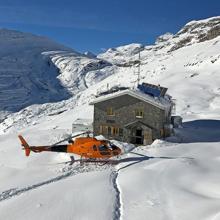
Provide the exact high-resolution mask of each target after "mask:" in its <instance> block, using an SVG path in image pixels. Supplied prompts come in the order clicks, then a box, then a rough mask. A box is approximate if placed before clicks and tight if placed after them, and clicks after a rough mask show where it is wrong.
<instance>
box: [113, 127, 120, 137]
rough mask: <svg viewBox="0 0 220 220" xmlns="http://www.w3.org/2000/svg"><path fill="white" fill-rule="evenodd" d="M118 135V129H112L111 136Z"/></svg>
mask: <svg viewBox="0 0 220 220" xmlns="http://www.w3.org/2000/svg"><path fill="white" fill-rule="evenodd" d="M118 133H119V128H116V127H112V134H113V135H118Z"/></svg>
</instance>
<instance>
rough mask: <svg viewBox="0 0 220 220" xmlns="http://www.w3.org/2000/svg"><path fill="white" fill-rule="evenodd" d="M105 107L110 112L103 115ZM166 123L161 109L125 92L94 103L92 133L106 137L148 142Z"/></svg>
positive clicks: (164, 114) (159, 135) (161, 134)
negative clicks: (110, 111)
mask: <svg viewBox="0 0 220 220" xmlns="http://www.w3.org/2000/svg"><path fill="white" fill-rule="evenodd" d="M108 108H111V110H112V115H108V114H107V109H108ZM137 112H139V114H137ZM140 113H141V115H140ZM169 123H170V116H169V115H167V114H166V113H165V110H164V109H161V108H159V107H157V106H155V105H153V104H150V103H148V102H146V101H142V100H140V99H138V98H135V97H132V96H130V95H128V94H126V95H122V96H119V97H113V98H111V99H109V100H105V101H101V102H98V103H95V104H94V122H93V129H94V135H103V136H105V137H106V138H108V139H116V140H120V141H124V142H130V143H134V144H149V143H152V141H153V140H154V139H157V138H161V137H163V136H164V134H165V132H164V125H165V124H169Z"/></svg>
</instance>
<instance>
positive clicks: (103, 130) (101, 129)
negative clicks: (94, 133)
mask: <svg viewBox="0 0 220 220" xmlns="http://www.w3.org/2000/svg"><path fill="white" fill-rule="evenodd" d="M99 132H100V134H107V133H108V126H104V125H100V127H99Z"/></svg>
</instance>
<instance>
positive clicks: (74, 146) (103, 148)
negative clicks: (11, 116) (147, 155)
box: [18, 131, 121, 164]
mask: <svg viewBox="0 0 220 220" xmlns="http://www.w3.org/2000/svg"><path fill="white" fill-rule="evenodd" d="M89 133H90V132H88V131H87V132H83V133H80V134H77V135H73V136H70V137H68V138H65V139H63V140H61V141H59V142H57V143H55V144H52V145H48V146H29V145H28V143H27V142H26V141H25V139H24V138H23V137H22V136H21V135H19V136H18V138H19V139H20V141H21V145H22V146H23V147H24V148H23V149H24V150H25V155H26V156H27V157H28V156H29V155H30V152H31V151H33V152H35V153H40V152H43V151H51V152H65V153H73V154H77V155H80V156H81V160H80V162H82V159H83V158H86V159H87V160H84V161H83V162H96V161H97V159H109V158H111V157H114V156H118V155H119V154H121V149H120V148H119V147H117V146H116V145H114V144H113V143H111V142H110V141H107V140H97V139H96V138H94V137H90V136H89ZM83 134H87V137H78V136H80V135H83ZM73 138H75V140H73ZM64 141H68V144H64V145H59V144H60V143H62V142H64ZM70 159H71V161H70V163H71V164H73V163H74V162H75V160H74V157H73V156H71V157H70ZM98 162H108V161H106V160H101V161H98Z"/></svg>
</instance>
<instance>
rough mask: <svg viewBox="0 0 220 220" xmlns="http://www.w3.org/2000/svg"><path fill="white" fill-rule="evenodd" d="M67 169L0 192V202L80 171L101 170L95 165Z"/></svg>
mask: <svg viewBox="0 0 220 220" xmlns="http://www.w3.org/2000/svg"><path fill="white" fill-rule="evenodd" d="M107 168H108V166H102V168H101V170H103V169H107ZM63 169H64V172H66V170H65V168H63ZM69 169H70V171H67V172H66V173H65V174H63V175H59V176H57V177H54V178H52V179H49V180H46V181H43V182H40V183H36V184H34V185H31V186H27V187H24V188H21V189H18V188H12V189H9V190H6V191H3V192H2V193H0V202H2V201H4V200H6V199H11V198H14V197H15V196H19V195H21V194H23V193H26V192H28V191H31V190H34V189H37V188H39V187H42V186H44V185H48V184H51V183H55V182H58V181H60V180H63V179H66V178H68V177H71V176H73V175H77V174H80V173H87V172H91V171H101V170H100V169H97V167H95V166H94V167H92V166H88V167H87V166H83V167H82V166H81V165H78V166H77V167H70V168H68V170H69Z"/></svg>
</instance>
